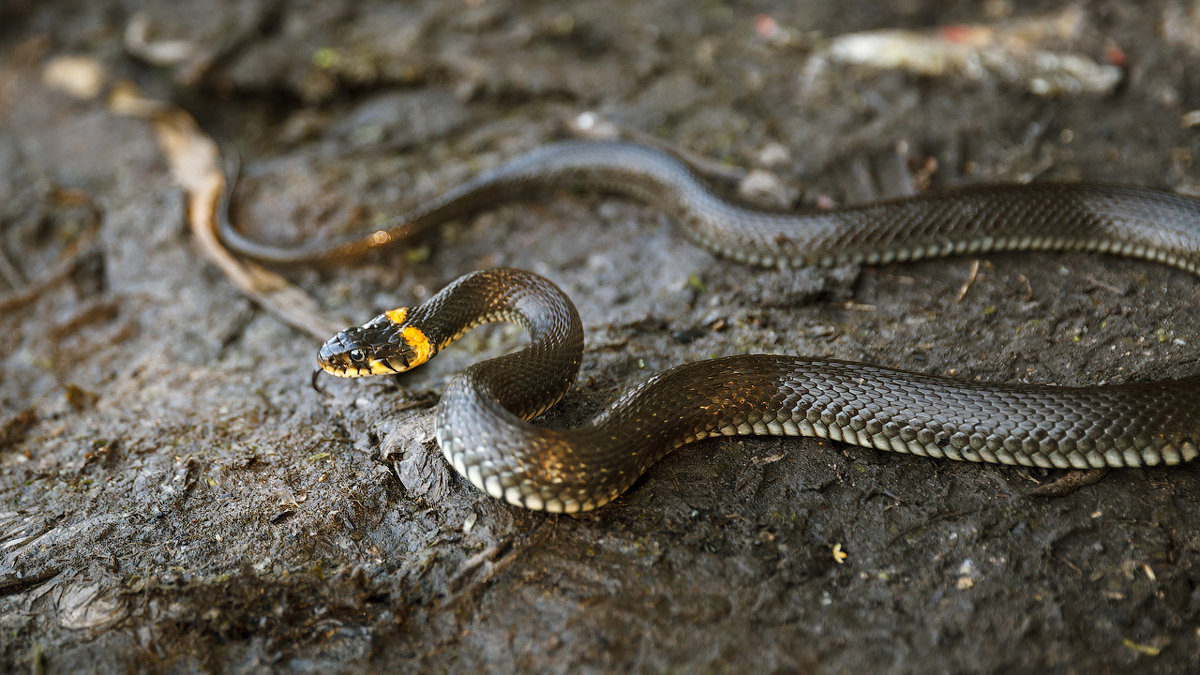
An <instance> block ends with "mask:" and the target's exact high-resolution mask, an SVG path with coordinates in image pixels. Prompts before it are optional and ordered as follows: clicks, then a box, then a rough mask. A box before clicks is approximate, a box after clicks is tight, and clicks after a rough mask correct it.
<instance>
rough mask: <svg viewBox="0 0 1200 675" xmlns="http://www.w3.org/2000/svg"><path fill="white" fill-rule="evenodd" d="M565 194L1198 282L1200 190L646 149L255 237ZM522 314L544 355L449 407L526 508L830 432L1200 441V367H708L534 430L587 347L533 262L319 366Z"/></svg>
mask: <svg viewBox="0 0 1200 675" xmlns="http://www.w3.org/2000/svg"><path fill="white" fill-rule="evenodd" d="M558 188H574V189H579V188H582V189H589V190H599V191H604V192H611V193H618V194H622V195H627V196H631V197H634V198H636V199H640V200H644V201H646V202H649V203H651V204H655V205H657V206H658V207H660V208H662V209H663V210H665V211H666V212H668V213H669V214H670V215H671V216H673V217H674V218H675V220H676V221H677V222H678V223H679V224H680V225H681V227H682V229H683V231H684V233H685V234H686V235H687V236H688V237H689V238H690V239H691V240H693V241H694V242H696V243H698V244H700V245H701V246H703V247H705V248H707V249H709V250H710V251H712V252H714V253H716V254H719V255H722V256H725V257H729V258H732V259H734V260H737V261H740V262H743V263H747V264H753V265H760V266H768V267H781V268H788V267H801V266H806V265H823V266H828V265H837V264H846V263H866V264H885V263H890V262H900V261H906V260H916V259H920V258H926V257H931V256H944V255H956V254H975V253H985V252H991V251H1006V250H1086V251H1096V252H1103V253H1113V254H1118V255H1125V256H1132V257H1137V258H1145V259H1149V260H1154V261H1158V262H1161V263H1164V264H1167V265H1171V266H1175V267H1179V268H1182V269H1184V270H1187V271H1188V272H1191V273H1193V274H1197V272H1198V268H1200V200H1195V199H1190V198H1187V197H1183V196H1180V195H1175V194H1171V193H1166V192H1159V191H1154V190H1147V189H1141V188H1133V187H1122V186H1113V185H1094V184H1059V183H1035V184H1029V185H985V186H979V187H970V188H965V189H959V190H952V191H944V192H928V193H924V194H920V195H917V196H914V197H908V198H904V199H898V200H892V201H883V202H875V203H869V204H863V205H856V206H850V207H846V208H841V209H837V210H831V211H815V212H810V213H800V214H797V213H774V212H768V211H763V210H758V209H754V208H750V207H743V206H741V205H738V204H735V203H733V202H730V201H728V200H726V199H724V198H722V197H720V196H718V195H717V194H716V193H715V192H713V191H712V190H711V189H710V188H709V186H708V185H707V184H706V182H705V181H704V180H702V179H701V178H700V177H699V176H698V175H697V174H696V173H695V172H694V171H693V170H692V169H691V168H690V167H689V166H688V165H687V164H686V163H685V162H683V161H682V160H680V159H679V158H677V157H675V156H674V155H672V154H670V153H667V152H664V151H662V150H658V149H655V148H650V147H647V146H643V145H637V144H632V143H626V142H565V143H556V144H551V145H547V146H544V147H541V148H539V149H536V150H534V151H532V152H530V153H528V154H526V155H523V156H521V157H518V158H516V159H514V160H511V161H510V162H508V163H506V164H503V165H501V166H500V167H498V168H496V169H492V170H490V171H486V172H484V173H481V174H479V175H478V176H476V177H474V178H472V179H470V180H468V181H466V182H464V183H462V184H460V185H458V186H457V187H454V188H452V189H450V190H449V191H448V192H446V193H444V194H443V195H441V196H440V197H437V198H434V199H433V200H431V201H429V202H427V203H426V204H424V205H422V206H420V207H418V208H417V209H416V210H414V211H413V212H411V213H408V214H405V215H403V216H401V217H400V218H397V219H396V220H395V221H393V224H392V225H390V226H388V227H385V228H382V229H380V230H378V231H376V232H373V233H371V234H369V235H367V236H365V237H358V238H351V239H347V240H344V241H341V242H335V243H333V244H316V245H311V246H306V247H300V248H290V247H274V246H269V245H265V244H262V243H259V242H255V241H253V240H250V239H248V238H246V237H244V236H242V235H241V234H239V233H238V232H237V231H236V230H234V229H233V228H232V227H231V226H229V225H228V223H223V224H222V236H223V239H224V240H225V242H226V244H227V245H228V246H229V247H230V248H231V249H232V250H234V251H235V252H238V253H241V254H244V255H247V256H250V257H253V258H256V259H259V260H263V261H267V262H274V263H297V262H306V261H321V260H331V259H339V258H345V257H352V256H358V255H360V254H362V253H365V252H367V251H370V250H372V249H375V248H379V247H382V246H387V245H391V244H394V243H396V242H399V241H404V240H408V239H410V238H411V237H412V236H414V235H416V234H418V233H420V232H422V231H424V230H427V229H428V228H430V227H432V226H435V225H437V224H439V223H443V222H445V221H447V220H451V219H454V218H458V217H461V216H463V215H465V214H468V213H470V212H473V211H476V210H479V209H482V208H487V207H490V206H493V205H495V204H496V203H498V202H502V201H511V200H514V199H520V198H526V197H529V196H531V195H535V194H538V193H539V192H544V191H546V190H553V189H558ZM491 321H515V322H518V323H520V324H522V325H523V326H524V327H525V328H526V329H527V330H528V332H529V333H530V338H531V339H530V344H529V346H528V347H527V348H525V349H523V350H520V351H518V352H515V353H512V354H507V355H504V356H501V357H499V358H495V359H491V360H488V361H484V362H481V363H477V364H474V365H472V366H470V367H468V368H467V369H466V370H465V371H464V372H463V373H461V374H459V375H457V376H455V377H454V378H453V379H452V380H451V382H450V383H449V384H448V385H447V387H446V390H445V392H444V393H443V395H442V398H441V400H440V402H439V404H438V406H437V411H436V423H435V428H436V435H437V440H438V443H439V445H440V446H441V449H442V452H443V453H444V454H445V456H446V458H447V459H448V460H449V461H450V463H451V464H453V466H454V467H455V469H456V470H457V471H458V472H459V473H461V474H462V475H463V476H465V477H466V478H467V479H468V480H470V481H471V483H473V484H474V485H475V486H477V487H478V488H480V489H482V490H484V491H486V492H487V493H488V494H490V495H492V496H494V497H497V498H502V499H505V500H507V501H508V502H510V503H513V504H517V505H520V506H524V507H527V508H530V509H545V510H547V511H553V512H575V511H584V510H588V509H592V508H595V507H598V506H601V505H603V504H605V503H607V502H609V501H611V500H612V499H614V498H615V497H617V496H618V495H620V494H621V493H622V492H623V491H624V490H626V489H627V488H628V487H629V486H630V485H632V484H633V483H634V482H635V481H636V480H637V479H638V477H639V476H641V474H642V473H643V472H644V471H645V470H646V468H647V467H649V466H650V465H651V464H653V463H654V462H656V461H657V460H658V459H659V458H661V457H662V456H664V455H665V454H667V453H668V452H670V451H671V450H673V449H674V448H677V447H679V446H681V445H684V444H686V443H689V442H691V441H694V440H697V439H700V438H705V437H708V436H716V435H738V434H768V435H796V436H819V437H823V438H829V439H832V440H835V441H843V442H846V443H851V444H855V445H861V446H866V447H873V448H878V449H880V450H891V451H896V452H906V453H912V454H915V455H921V456H928V457H938V458H946V459H954V460H966V461H975V462H997V463H1003V464H1020V465H1027V466H1039V467H1048V468H1055V467H1056V468H1071V467H1075V468H1096V467H1104V466H1112V467H1120V466H1143V465H1157V464H1178V463H1182V462H1186V461H1189V460H1191V459H1193V458H1194V457H1195V456H1196V454H1197V447H1196V445H1197V442H1198V441H1200V376H1196V377H1189V378H1184V379H1178V380H1168V381H1160V382H1146V383H1132V384H1120V385H1108V386H1096V387H1055V386H1041V385H1028V384H985V383H974V382H963V381H958V380H954V379H950V378H944V377H937V376H931V375H923V374H918V373H912V372H905V371H901V370H895V369H890V368H883V367H877V366H872V365H866V364H862V363H854V362H848V361H841V360H835V359H824V358H809V357H799V356H776V355H761V354H759V355H741V356H729V357H724V358H717V359H712V360H706V361H700V362H695V363H689V364H686V365H682V366H678V367H676V368H673V369H670V370H667V371H664V372H662V373H659V374H658V375H655V376H654V377H652V378H651V379H650V380H649V381H647V382H646V383H644V384H643V385H641V386H639V387H637V388H635V389H633V390H632V391H630V392H629V393H627V394H626V395H624V396H622V397H621V398H620V400H618V401H617V402H616V403H614V404H613V405H612V406H611V407H610V408H609V409H608V410H607V411H606V412H604V413H603V414H601V415H600V416H599V417H598V418H597V419H595V420H593V421H592V422H591V423H590V424H588V425H586V426H583V427H579V428H574V429H561V430H557V429H546V428H543V427H539V426H536V425H534V424H532V423H530V422H529V421H528V420H530V419H532V418H534V417H536V416H537V415H539V414H541V413H542V412H544V411H545V410H547V409H548V408H549V407H550V406H552V405H554V404H555V403H556V402H557V401H558V400H559V399H560V398H561V397H562V396H563V394H565V392H566V391H567V389H568V388H569V387H570V385H571V383H572V382H573V381H574V379H575V377H576V375H577V373H578V370H579V365H580V359H581V354H582V351H583V330H582V326H581V323H580V319H579V316H578V314H577V312H576V311H575V308H574V306H573V305H572V304H571V301H570V300H569V299H568V298H567V297H566V296H565V295H564V294H563V293H562V292H561V291H560V290H559V289H558V288H557V287H556V286H555V285H554V284H552V283H551V282H549V281H547V280H546V279H544V278H542V277H539V276H537V275H535V274H532V273H530V272H524V271H520V270H514V269H507V268H497V269H490V270H483V271H479V272H475V273H472V274H468V275H466V276H464V277H461V278H459V279H458V280H457V281H455V282H453V283H452V284H451V285H449V286H448V287H446V288H445V289H443V290H442V291H440V292H439V293H437V294H436V295H434V296H433V297H432V298H431V299H430V300H428V301H427V302H425V303H424V304H422V305H420V306H419V307H416V308H413V309H411V310H409V309H396V310H392V311H390V312H386V313H384V314H382V315H380V316H378V317H376V318H374V319H372V320H371V321H369V322H367V323H366V324H364V325H362V326H357V327H352V328H348V329H346V330H345V331H342V332H341V333H339V334H337V335H336V336H334V337H333V338H331V339H330V340H329V341H328V342H327V343H326V344H325V345H324V346H323V347H322V348H321V350H320V353H319V356H318V363H319V365H320V367H321V368H322V369H323V370H324V371H326V372H329V373H332V374H334V375H338V376H342V377H357V376H363V375H372V374H385V373H394V372H403V371H405V370H408V369H409V368H412V367H415V366H417V365H419V364H420V363H422V362H424V361H426V360H428V359H429V358H430V357H432V356H434V355H435V354H436V353H437V352H438V351H439V350H440V349H442V348H444V347H445V346H446V345H448V344H450V343H451V342H452V341H454V340H455V339H457V338H458V337H459V336H461V335H462V334H463V333H465V332H466V331H467V330H469V329H470V328H472V327H474V326H477V325H480V324H482V323H487V322H491Z"/></svg>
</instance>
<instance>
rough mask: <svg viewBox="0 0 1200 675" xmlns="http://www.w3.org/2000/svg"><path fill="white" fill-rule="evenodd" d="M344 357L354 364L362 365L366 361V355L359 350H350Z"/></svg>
mask: <svg viewBox="0 0 1200 675" xmlns="http://www.w3.org/2000/svg"><path fill="white" fill-rule="evenodd" d="M346 356H349V357H350V360H351V361H353V362H355V363H362V362H363V361H366V360H367V353H366V352H364V351H363V350H361V349H351V350H350V351H348V352H346Z"/></svg>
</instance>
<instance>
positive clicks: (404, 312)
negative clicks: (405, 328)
mask: <svg viewBox="0 0 1200 675" xmlns="http://www.w3.org/2000/svg"><path fill="white" fill-rule="evenodd" d="M383 315H384V316H386V317H387V318H388V321H391V322H392V323H396V324H400V323H404V320H405V319H407V318H408V308H407V307H398V308H396V309H393V310H390V311H387V312H384V313H383Z"/></svg>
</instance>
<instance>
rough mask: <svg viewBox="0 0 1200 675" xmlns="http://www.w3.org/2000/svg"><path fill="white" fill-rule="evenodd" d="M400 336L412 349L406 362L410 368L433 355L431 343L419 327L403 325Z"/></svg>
mask: <svg viewBox="0 0 1200 675" xmlns="http://www.w3.org/2000/svg"><path fill="white" fill-rule="evenodd" d="M400 337H401V338H403V339H404V342H405V343H406V344H407V345H408V346H409V347H410V348H411V349H412V351H413V358H412V360H411V361H410V362H409V364H408V365H409V367H410V368H411V367H413V366H419V365H421V364H422V363H425V362H426V361H428V360H429V357H431V356H433V343H432V342H430V341H429V338H428V337H426V335H425V333H423V332H422V331H421V329H420V328H417V327H416V326H405V327H404V328H403V329H402V330H401V331H400Z"/></svg>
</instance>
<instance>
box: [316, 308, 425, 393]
mask: <svg viewBox="0 0 1200 675" xmlns="http://www.w3.org/2000/svg"><path fill="white" fill-rule="evenodd" d="M406 314H407V311H406V310H404V309H394V310H392V311H390V312H385V313H383V314H380V315H379V316H377V317H375V318H374V319H371V320H370V321H368V322H367V323H364V324H363V325H361V326H352V327H350V328H347V329H345V330H343V331H341V332H339V333H338V334H337V335H334V336H333V337H331V338H329V340H328V341H327V342H326V343H325V344H324V345H322V346H321V351H320V352H318V353H317V365H319V366H320V367H321V369H322V370H324V371H325V372H327V373H329V374H330V375H335V376H337V377H366V376H368V375H391V374H394V373H403V372H405V371H407V370H409V369H412V368H415V367H416V366H419V365H421V364H422V363H424V362H425V361H427V360H428V359H429V357H430V356H432V355H433V353H434V351H435V347H434V345H433V343H432V342H430V340H429V338H427V337H426V336H425V333H424V332H423V331H421V330H420V329H419V328H417V327H416V326H413V325H411V324H410V323H409V322H406V321H405V316H406Z"/></svg>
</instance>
